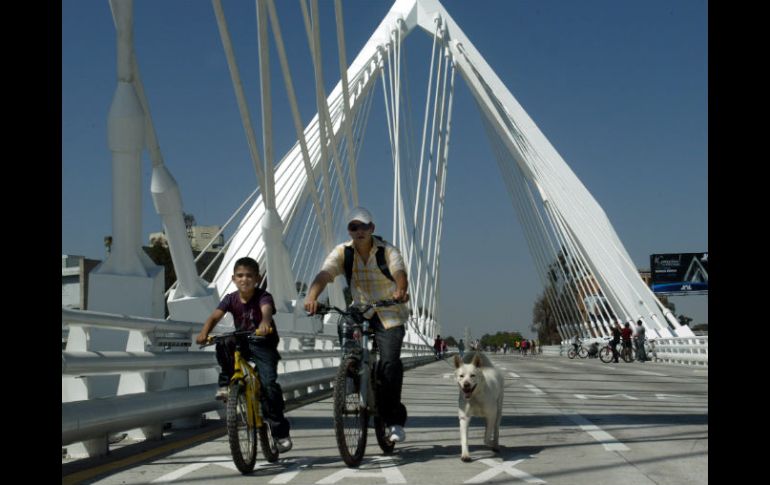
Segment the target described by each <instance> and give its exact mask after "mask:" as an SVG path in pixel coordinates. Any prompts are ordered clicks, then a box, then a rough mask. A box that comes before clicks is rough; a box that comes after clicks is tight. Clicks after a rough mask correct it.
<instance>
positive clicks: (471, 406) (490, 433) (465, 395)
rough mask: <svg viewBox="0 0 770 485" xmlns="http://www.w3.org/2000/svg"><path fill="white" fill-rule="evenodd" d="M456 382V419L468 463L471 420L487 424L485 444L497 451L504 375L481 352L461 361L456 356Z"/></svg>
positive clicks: (463, 454) (466, 355)
mask: <svg viewBox="0 0 770 485" xmlns="http://www.w3.org/2000/svg"><path fill="white" fill-rule="evenodd" d="M454 362H455V368H456V369H455V378H456V379H457V385H458V386H460V397H459V399H458V410H457V411H458V416H459V418H460V444H461V446H462V454H461V456H460V459H461V460H462V461H471V456H470V453H468V424H470V421H471V416H481V417H483V418H484V419H485V420H486V429H485V431H484V444H485V445H487V446H489V447H490V448H492V450H494V451H496V452H497V451H499V450H500V448H499V444H498V440H499V437H500V420H501V419H502V417H503V384H504V382H505V378H504V377H503V373H502V372H501V371H500V370H499V369H496V368H495V367H494V366H493V365H492V362H490V360H489V358H488V357H487V356H486V355H484V354H482V353H481V352H468V353H467V354H465V356H464V358H463V359H462V360H460V357H459V356H457V355H455V358H454Z"/></svg>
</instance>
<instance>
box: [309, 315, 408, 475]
mask: <svg viewBox="0 0 770 485" xmlns="http://www.w3.org/2000/svg"><path fill="white" fill-rule="evenodd" d="M398 303H400V302H398V301H396V300H382V301H378V302H376V303H373V304H371V305H363V306H356V305H352V306H351V307H350V308H349V309H348V311H345V310H341V309H339V308H337V307H327V306H325V305H321V304H319V305H318V310H317V311H316V313H318V314H320V315H325V314H327V313H329V312H335V313H338V314H339V315H340V316H341V317H342V318H341V319H340V321H339V322H338V323H337V325H338V327H339V330H340V336H341V345H342V359H341V361H340V367H339V369H338V370H337V377H336V378H335V381H334V433H335V435H336V438H337V447H338V448H339V451H340V456H341V457H342V461H344V462H345V464H346V465H348V466H350V467H356V466H358V465H359V464H360V463H361V460H362V459H363V457H364V452H365V451H366V437H367V429H368V427H369V416H371V417H372V418H373V419H374V434H375V436H376V437H377V443H378V444H379V445H380V448H381V449H382V451H383V453H385V454H386V455H387V454H390V453H392V452H393V448H394V447H395V446H396V444H395V443H394V442H393V441H390V440H389V439H388V437H387V436H386V429H385V421H383V419H382V418H381V417H380V415H379V413H378V411H377V396H378V389H377V387H378V384H379V383H378V382H377V379H376V369H377V364H378V362H377V349H376V345H375V346H373V348H372V350H371V351H370V350H369V341H370V339H371V337H372V336H373V329H371V328H370V326H369V320H367V319H366V318H365V317H364V314H365V313H366V312H368V311H369V310H371V309H373V308H378V307H384V306H390V305H396V304H398Z"/></svg>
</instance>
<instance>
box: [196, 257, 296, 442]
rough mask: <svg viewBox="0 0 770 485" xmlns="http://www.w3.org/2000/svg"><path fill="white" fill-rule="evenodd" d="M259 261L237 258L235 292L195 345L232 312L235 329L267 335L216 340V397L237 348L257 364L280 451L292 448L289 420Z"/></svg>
mask: <svg viewBox="0 0 770 485" xmlns="http://www.w3.org/2000/svg"><path fill="white" fill-rule="evenodd" d="M261 279H262V278H261V277H260V275H259V263H257V261H256V260H254V259H253V258H248V257H246V258H240V259H239V260H238V261H236V262H235V265H234V267H233V283H235V286H236V287H237V288H238V290H237V291H234V292H232V293H228V294H227V295H225V297H224V298H222V301H221V302H220V303H219V306H218V307H217V308H216V309H215V310H214V311H213V312H212V313H211V316H209V318H208V319H207V320H206V323H205V324H204V325H203V329H202V330H201V332H200V334H198V336H197V337H196V339H195V341H196V342H197V343H198V344H201V345H203V344H205V343H206V340H207V338H208V335H209V333H210V332H211V330H213V329H214V327H215V326H216V325H217V323H219V321H220V320H222V318H223V317H224V316H225V314H226V313H227V312H230V313H232V315H233V323H234V325H235V329H236V330H237V331H254V333H255V334H256V335H266V336H267V337H266V338H265V339H264V340H261V341H258V342H255V341H250V340H248V339H247V338H246V336H245V335H244V336H241V337H240V338H236V337H231V338H228V339H227V340H226V341H225V342H223V343H219V342H217V346H216V354H217V362H219V365H220V367H221V368H222V372H220V373H219V390H218V391H217V395H216V398H217V399H226V398H227V390H228V385H229V383H230V378H231V377H232V376H233V373H234V372H235V348H236V346H237V347H238V348H239V349H240V351H241V354H242V355H243V356H244V358H246V359H249V360H251V361H253V362H254V363H255V364H256V368H257V373H258V374H259V381H260V384H261V386H262V390H263V392H262V396H263V397H264V401H265V402H264V404H265V413H264V414H265V418H266V419H267V421H268V423H269V424H270V431H271V434H272V435H273V439H275V444H276V447H277V448H278V451H279V452H281V453H286V452H287V451H289V450H291V448H292V442H291V438H290V437H289V429H290V427H291V426H290V425H289V421H288V420H287V419H286V417H285V416H284V415H283V410H284V402H283V391H282V390H281V386H280V384H278V382H276V379H278V361H279V360H280V359H281V356H280V354H279V353H278V331H277V329H276V328H275V322H274V321H273V314H274V313H275V304H274V302H273V295H271V294H270V293H268V292H267V291H265V290H263V289H262V288H259V287H258V286H257V285H258V284H259V282H260V281H261Z"/></svg>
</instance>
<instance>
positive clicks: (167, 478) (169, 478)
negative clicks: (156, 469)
mask: <svg viewBox="0 0 770 485" xmlns="http://www.w3.org/2000/svg"><path fill="white" fill-rule="evenodd" d="M208 465H209V464H208V463H193V464H192V465H187V466H183V467H182V468H180V469H179V470H175V471H173V472H171V473H167V474H165V475H163V476H162V477H160V478H156V479H155V480H153V481H152V482H150V483H165V482H173V481H174V480H176V479H177V478H180V477H183V476H185V475H187V474H188V473H192V472H194V471H195V470H197V469H199V468H203V467H204V466H208Z"/></svg>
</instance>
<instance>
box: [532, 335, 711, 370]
mask: <svg viewBox="0 0 770 485" xmlns="http://www.w3.org/2000/svg"><path fill="white" fill-rule="evenodd" d="M594 340H596V341H598V340H599V339H586V340H583V345H585V344H586V342H588V341H594ZM602 340H608V338H607V337H603V338H602ZM648 342H649V343H650V348H651V350H650V352H648V355H647V357H648V358H650V359H652V360H653V361H654V362H665V363H669V364H684V365H700V366H706V367H708V364H709V356H708V352H709V340H708V336H700V337H671V338H654V339H648ZM600 345H601V344H600ZM548 347H551V349H555V350H551V349H549V348H548ZM548 347H546V348H545V349H544V352H543V353H549V354H552V355H561V356H564V357H566V356H567V350H569V348H570V347H572V344H571V343H570V342H569V341H564V342H562V344H561V345H560V346H558V347H557V346H548Z"/></svg>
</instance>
